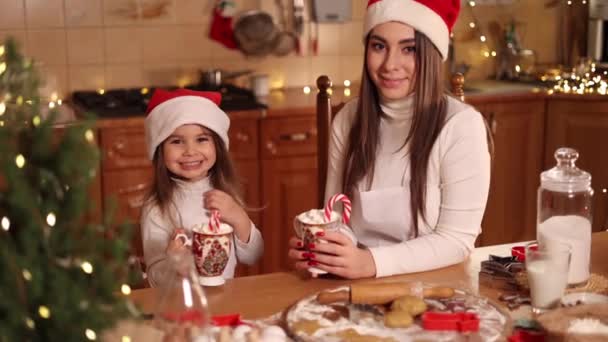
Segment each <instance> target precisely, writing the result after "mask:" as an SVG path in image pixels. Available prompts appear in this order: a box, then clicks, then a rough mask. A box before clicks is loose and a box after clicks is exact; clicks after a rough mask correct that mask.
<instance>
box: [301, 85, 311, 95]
mask: <svg viewBox="0 0 608 342" xmlns="http://www.w3.org/2000/svg"><path fill="white" fill-rule="evenodd" d="M302 90H303V91H304V94H310V87H309V86H306V87H304V89H302Z"/></svg>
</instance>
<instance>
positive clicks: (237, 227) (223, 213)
mask: <svg viewBox="0 0 608 342" xmlns="http://www.w3.org/2000/svg"><path fill="white" fill-rule="evenodd" d="M203 207H205V209H207V210H217V211H219V213H220V220H221V221H224V222H226V223H227V224H229V225H231V226H232V228H234V233H235V234H236V236H237V238H238V239H239V240H241V241H243V242H247V241H249V234H250V233H251V221H250V220H249V216H248V215H247V213H246V212H245V210H244V209H243V208H242V207H241V206H240V205H239V204H238V203H237V202H236V201H235V200H234V198H232V196H230V195H228V194H227V193H225V192H223V191H220V190H210V191H207V192H206V193H205V194H204V195H203Z"/></svg>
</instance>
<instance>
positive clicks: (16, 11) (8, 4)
mask: <svg viewBox="0 0 608 342" xmlns="http://www.w3.org/2000/svg"><path fill="white" fill-rule="evenodd" d="M0 8H1V9H2V11H0V30H3V29H20V28H24V27H25V6H24V3H23V0H0Z"/></svg>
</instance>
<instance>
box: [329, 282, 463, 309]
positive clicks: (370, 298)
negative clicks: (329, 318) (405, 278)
mask: <svg viewBox="0 0 608 342" xmlns="http://www.w3.org/2000/svg"><path fill="white" fill-rule="evenodd" d="M410 294H412V289H411V287H409V286H408V285H406V284H404V283H380V284H353V285H351V286H350V288H349V289H348V290H340V291H333V292H332V291H322V292H321V293H319V294H318V295H317V302H319V303H320V304H331V303H337V302H350V303H353V304H388V303H390V302H392V301H394V300H395V299H397V298H400V297H403V296H407V295H410ZM422 296H423V297H424V298H450V297H452V296H454V289H453V288H451V287H431V288H425V289H423V290H422Z"/></svg>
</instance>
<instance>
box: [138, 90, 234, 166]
mask: <svg viewBox="0 0 608 342" xmlns="http://www.w3.org/2000/svg"><path fill="white" fill-rule="evenodd" d="M186 124H199V125H201V126H205V127H207V128H208V129H210V130H212V131H214V132H215V133H217V135H218V136H219V137H220V138H221V139H222V140H223V141H224V143H225V144H226V148H228V145H229V140H228V128H230V119H229V118H228V115H226V113H224V111H223V110H221V109H220V108H219V107H218V106H217V105H216V104H215V103H213V101H211V100H209V99H206V98H204V97H200V96H179V97H175V98H172V99H170V100H167V101H165V102H163V103H161V104H159V105H158V106H156V107H155V108H154V109H153V110H152V111H151V112H150V114H148V116H147V117H146V122H145V126H146V144H147V147H148V157H149V158H150V160H152V159H153V158H154V151H155V150H156V148H157V147H158V146H159V145H160V144H161V143H162V142H163V141H165V139H167V138H168V137H169V136H170V135H171V134H172V133H173V132H174V131H175V129H177V128H178V127H179V126H182V125H186Z"/></svg>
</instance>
